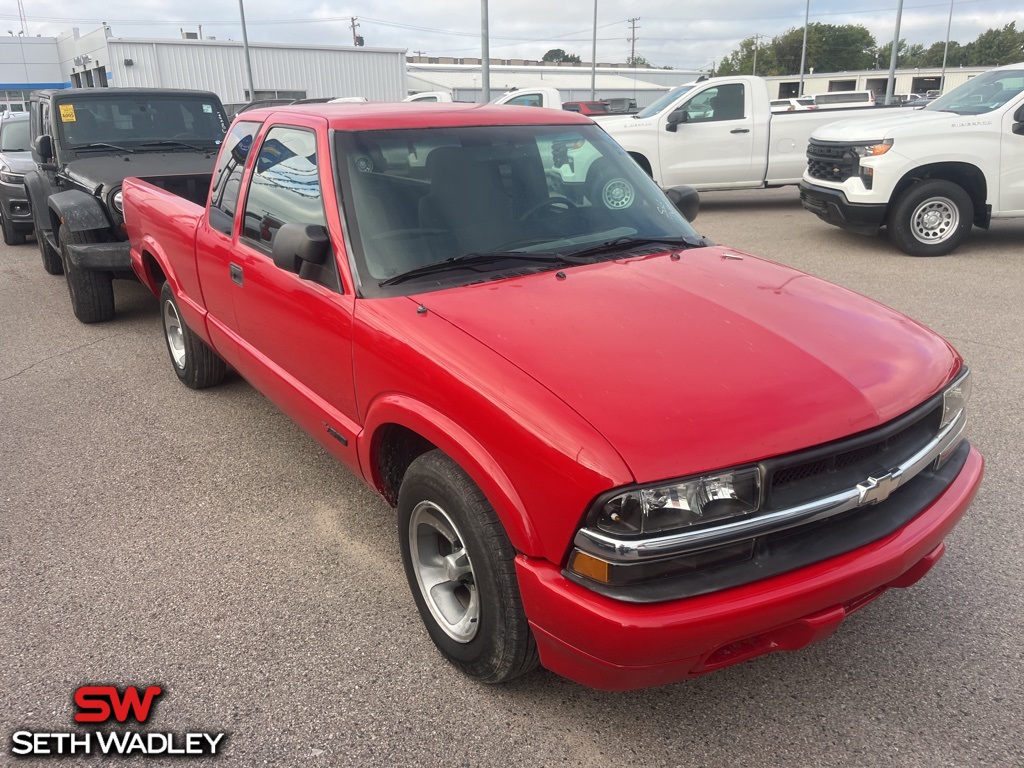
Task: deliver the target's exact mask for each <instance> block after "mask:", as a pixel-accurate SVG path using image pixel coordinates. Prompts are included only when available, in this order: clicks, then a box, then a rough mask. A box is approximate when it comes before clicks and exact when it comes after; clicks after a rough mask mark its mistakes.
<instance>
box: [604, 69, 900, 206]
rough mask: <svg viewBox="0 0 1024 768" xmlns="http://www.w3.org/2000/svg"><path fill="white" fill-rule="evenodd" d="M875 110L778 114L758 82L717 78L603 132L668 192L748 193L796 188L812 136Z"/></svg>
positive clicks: (681, 89) (682, 89) (609, 123)
mask: <svg viewBox="0 0 1024 768" xmlns="http://www.w3.org/2000/svg"><path fill="white" fill-rule="evenodd" d="M881 109H882V107H877V108H876V109H849V110H846V109H830V110H828V111H794V112H780V113H778V114H774V115H773V114H772V108H771V99H770V98H769V93H768V85H767V83H766V82H765V80H763V79H762V78H760V77H753V76H749V75H748V76H736V77H716V78H712V79H710V80H704V81H701V82H697V83H689V84H687V85H680V86H678V87H676V88H673V89H672V90H671V91H669V92H668V93H667V94H665V95H664V96H663V97H662V98H660V99H658V100H657V101H656V102H654V103H653V104H651V106H649V107H647V108H645V109H643V110H641V111H640V112H638V113H637V114H635V115H629V116H627V117H616V118H602V120H601V121H600V125H601V127H602V128H604V129H605V130H606V131H607V132H608V133H609V134H611V136H612V138H614V139H615V140H616V141H617V142H618V143H619V144H621V145H622V147H623V148H624V149H625V150H626V151H627V152H629V154H630V155H632V156H633V159H635V160H636V161H637V162H638V163H639V164H640V166H641V167H642V168H643V169H644V170H645V171H647V172H648V173H649V174H650V175H651V176H652V177H653V178H654V180H655V181H656V182H658V184H660V185H661V186H662V187H665V188H668V187H674V186H680V185H688V186H691V187H695V188H697V189H699V190H709V189H749V188H758V187H779V186H783V185H785V184H798V183H799V182H800V178H801V177H802V176H803V172H804V167H805V166H806V164H807V157H806V151H807V142H808V141H809V140H810V137H811V133H812V132H813V131H814V130H815V129H817V128H818V127H820V126H822V125H824V124H826V123H834V122H835V121H837V120H843V119H844V118H847V117H851V118H857V119H861V120H863V119H866V118H870V117H877V116H878V114H879V112H878V110H881Z"/></svg>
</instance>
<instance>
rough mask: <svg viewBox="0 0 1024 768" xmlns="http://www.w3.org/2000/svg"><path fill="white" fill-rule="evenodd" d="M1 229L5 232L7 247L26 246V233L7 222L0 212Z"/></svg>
mask: <svg viewBox="0 0 1024 768" xmlns="http://www.w3.org/2000/svg"><path fill="white" fill-rule="evenodd" d="M0 227H2V228H3V231H4V243H5V244H6V245H24V244H25V232H24V231H22V230H20V229H17V228H15V226H14V224H12V223H11V222H10V221H8V220H7V217H6V216H4V214H3V212H0Z"/></svg>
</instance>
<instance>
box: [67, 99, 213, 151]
mask: <svg viewBox="0 0 1024 768" xmlns="http://www.w3.org/2000/svg"><path fill="white" fill-rule="evenodd" d="M110 91H111V92H110V93H109V94H107V93H103V94H101V95H96V94H89V95H87V96H86V95H81V96H77V95H74V94H73V93H72V94H70V95H69V96H66V97H63V98H61V99H60V101H59V102H57V104H56V108H55V112H56V121H57V129H58V131H59V133H60V142H61V145H62V146H64V147H66V148H68V149H72V150H74V149H81V148H84V147H87V146H89V145H94V144H95V145H102V144H107V145H115V146H119V147H132V148H136V149H138V148H144V145H146V144H153V143H154V142H182V143H184V144H192V145H197V144H198V145H204V146H207V147H210V146H214V145H216V144H219V143H220V141H221V139H223V138H224V134H225V132H226V131H227V118H226V117H225V115H224V110H223V108H222V107H221V105H220V103H219V102H217V101H216V100H215V99H211V98H210V97H209V96H207V95H205V94H201V93H197V94H188V93H179V94H119V93H117V92H116V91H115V90H114V89H110ZM155 148H160V149H161V150H166V149H167V148H168V145H160V144H155V145H154V149H155Z"/></svg>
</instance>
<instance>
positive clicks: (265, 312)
mask: <svg viewBox="0 0 1024 768" xmlns="http://www.w3.org/2000/svg"><path fill="white" fill-rule="evenodd" d="M574 157H577V158H585V159H586V163H585V165H586V173H585V178H581V174H562V173H559V169H560V168H562V167H563V166H565V165H566V164H571V163H572V162H573V158H574ZM566 178H568V179H571V180H572V181H566ZM154 181H157V182H159V181H160V179H155V180H154ZM164 186H168V185H166V184H165V185H164ZM171 186H173V187H174V188H176V189H188V188H190V187H195V186H197V185H195V184H191V185H188V184H175V185H171ZM692 203H693V196H691V195H687V194H686V193H685V191H683V190H672V191H670V192H669V193H666V192H664V191H663V190H661V189H659V188H658V187H657V186H656V185H655V184H654V182H653V181H651V180H650V179H649V178H648V177H647V176H646V175H645V174H644V173H643V171H642V170H641V169H640V168H639V167H638V166H637V165H636V164H635V163H633V161H632V160H630V158H629V156H628V155H626V153H625V152H624V151H623V150H622V149H621V148H620V147H619V146H618V145H617V144H615V143H614V142H613V141H612V140H611V139H610V138H609V137H608V136H607V135H606V134H605V133H604V132H603V131H601V130H600V129H599V128H598V127H597V126H596V125H595V124H594V123H593V122H591V121H590V120H588V119H587V118H584V117H580V116H578V115H574V114H572V113H570V112H565V111H556V110H517V109H511V108H507V107H494V106H474V105H458V104H454V105H452V104H446V105H427V106H424V105H387V104H380V105H369V104H363V105H358V107H353V106H352V105H315V106H291V107H277V108H267V109H258V110H253V111H250V112H246V113H244V114H242V115H240V116H239V117H238V118H237V119H236V121H235V122H234V124H233V125H232V127H231V129H230V131H229V133H228V135H227V138H226V140H225V142H224V145H223V147H222V149H221V153H220V158H219V160H218V163H217V166H216V168H215V170H214V173H213V175H212V184H211V187H210V192H209V194H208V196H207V197H206V199H203V200H198V199H196V200H187V199H185V198H183V197H178V196H176V195H175V194H173V193H171V192H168V191H165V189H162V188H161V187H160V186H158V185H157V184H155V183H152V182H147V181H146V180H145V179H129V180H127V181H126V182H125V184H124V208H125V216H126V221H127V225H128V232H129V236H130V239H131V258H132V263H133V266H134V269H135V271H136V273H137V274H138V276H139V278H140V279H141V280H142V281H143V282H144V283H145V284H146V285H147V286H149V288H150V289H151V290H152V291H153V292H154V293H155V294H157V295H158V296H160V298H161V307H162V309H161V315H162V318H163V329H164V336H165V339H166V343H167V348H168V350H169V352H170V358H171V363H172V367H173V370H174V371H175V373H176V374H177V376H178V377H179V378H180V379H181V380H182V381H183V382H184V383H185V384H186V385H188V386H190V387H194V388H202V387H206V386H210V385H213V384H216V383H217V382H219V381H220V380H221V378H222V376H223V375H224V372H225V369H226V367H227V366H231V367H233V368H234V369H235V370H237V371H238V372H239V373H240V374H241V375H242V376H244V377H245V378H246V379H247V380H248V381H250V382H251V383H252V384H253V386H255V387H256V388H257V389H259V390H260V391H261V392H263V393H264V394H265V395H266V396H267V397H268V398H270V399H271V400H272V401H273V402H275V403H276V404H277V405H278V406H279V407H280V408H281V409H282V410H284V411H285V412H286V413H287V414H289V415H290V416H291V417H292V418H293V419H295V421H297V422H298V423H299V424H300V425H301V426H302V427H303V428H304V429H306V430H307V431H308V432H309V433H310V434H311V435H312V436H313V437H315V438H316V439H317V440H318V441H319V442H320V443H321V444H322V445H323V446H324V448H325V449H326V450H328V451H329V452H330V453H332V454H333V455H335V456H336V457H337V458H338V459H339V460H340V461H342V462H343V463H344V464H346V465H347V466H348V467H350V468H351V469H352V471H354V472H356V473H357V474H359V475H360V476H361V477H362V478H364V479H365V481H366V482H367V483H369V484H370V485H371V486H372V487H374V488H375V489H376V490H377V491H378V492H379V493H380V494H381V495H382V496H383V497H384V498H385V499H386V500H387V501H388V502H390V503H391V504H392V505H394V506H396V507H397V509H398V520H399V525H398V530H399V539H400V547H401V551H402V556H403V560H404V563H405V570H406V574H407V577H408V581H409V585H410V588H411V590H412V594H413V597H414V599H415V601H416V604H417V606H418V608H419V612H420V614H421V616H422V618H423V621H424V623H425V625H426V628H427V631H428V633H429V634H430V636H431V638H432V640H433V641H434V643H435V644H436V645H437V647H438V648H439V649H440V651H441V652H442V653H443V654H444V656H446V657H447V659H448V660H449V661H451V662H452V663H453V664H455V665H456V666H457V667H459V668H461V669H462V670H463V671H464V672H466V673H467V674H469V675H471V676H472V677H474V678H477V679H479V680H483V681H486V682H502V681H505V680H509V679H511V678H513V677H516V676H518V675H520V674H522V673H524V672H526V671H528V670H530V669H531V668H533V667H534V666H535V665H536V664H537V662H538V661H539V662H540V664H542V665H544V666H545V667H547V668H549V669H551V670H553V671H555V672H557V673H559V674H561V675H564V676H566V677H569V678H571V679H573V680H577V681H580V682H582V683H585V684H587V685H590V686H594V687H597V688H606V689H630V688H639V687H644V686H650V685H658V684H662V683H667V682H671V681H675V680H681V679H684V678H687V677H691V676H693V675H698V674H701V673H704V672H708V671H711V670H715V669H718V668H721V667H725V666H727V665H730V664H734V663H737V662H740V661H743V660H746V659H750V658H753V657H755V656H758V655H760V654H763V653H767V652H770V651H775V650H793V649H797V648H801V647H803V646H805V645H807V644H809V643H811V642H814V641H817V640H820V639H822V638H824V637H826V636H828V635H829V634H830V633H831V632H832V631H834V630H835V629H836V628H837V626H838V625H839V624H840V623H841V622H842V620H843V619H844V617H846V616H847V615H849V614H850V613H851V612H852V611H855V610H857V609H858V608H860V607H862V606H863V605H865V604H866V603H868V602H869V601H871V600H873V599H874V598H876V597H878V596H879V595H881V594H882V593H883V592H884V591H886V590H887V589H889V588H891V587H906V586H909V585H911V584H913V583H914V582H916V581H917V580H918V579H920V578H921V577H922V576H923V575H924V574H925V573H926V572H927V571H928V569H929V568H930V567H931V566H932V565H933V564H934V563H935V562H936V560H938V558H939V557H940V556H941V555H942V553H943V551H944V545H943V539H944V538H945V537H946V536H947V534H949V532H950V531H951V530H952V529H953V527H954V526H955V525H956V523H957V521H958V520H959V519H960V517H961V516H962V515H963V514H964V512H965V511H966V509H967V507H968V505H969V503H970V502H971V499H972V498H973V496H974V494H975V491H976V490H977V488H978V484H979V483H980V481H981V477H982V463H983V462H982V458H981V456H980V455H979V454H978V452H977V451H976V450H975V449H974V448H973V447H971V446H970V444H969V443H968V442H967V440H966V439H965V438H964V426H965V422H966V418H967V417H966V411H965V405H966V401H967V398H968V395H969V391H970V379H969V378H968V371H967V368H966V366H965V365H964V363H963V361H962V360H961V358H960V356H959V355H958V354H957V353H956V351H955V350H954V349H953V348H952V347H951V346H950V345H949V344H947V343H946V342H945V341H943V340H942V339H941V338H940V337H939V336H937V335H936V334H935V333H933V332H931V331H929V330H928V329H926V328H924V327H922V326H921V325H919V324H917V323H916V322H914V321H912V320H910V319H908V318H906V317H904V316H902V315H900V314H899V313H897V312H895V311H893V310H891V309H888V308H886V307H884V306H881V305H879V304H877V303H875V302H874V301H871V300H869V299H867V298H865V297H863V296H859V295H857V294H854V293H851V292H850V291H847V290H844V289H842V288H839V287H837V286H835V285H831V284H829V283H827V282H824V281H822V280H819V279H817V278H815V277H812V276H810V275H807V274H803V273H801V272H797V271H794V270H792V269H789V268H787V267H784V266H781V265H778V264H774V263H771V262H768V261H765V260H762V259H759V258H756V257H754V256H751V255H748V254H744V253H739V252H737V251H736V250H735V249H731V248H726V247H720V246H716V245H714V244H712V243H710V242H709V241H707V240H706V239H704V238H701V237H700V236H699V235H697V234H696V232H695V231H694V229H693V228H692V226H691V225H690V223H689V221H688V220H687V218H688V217H687V216H685V215H683V212H688V213H689V218H692V216H693V215H694V208H693V206H692Z"/></svg>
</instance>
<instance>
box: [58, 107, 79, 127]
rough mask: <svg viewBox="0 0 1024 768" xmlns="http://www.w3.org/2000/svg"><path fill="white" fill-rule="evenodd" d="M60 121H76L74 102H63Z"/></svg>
mask: <svg viewBox="0 0 1024 768" xmlns="http://www.w3.org/2000/svg"><path fill="white" fill-rule="evenodd" d="M60 121H61V122H62V123H73V122H75V105H74V104H61V105H60Z"/></svg>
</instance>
